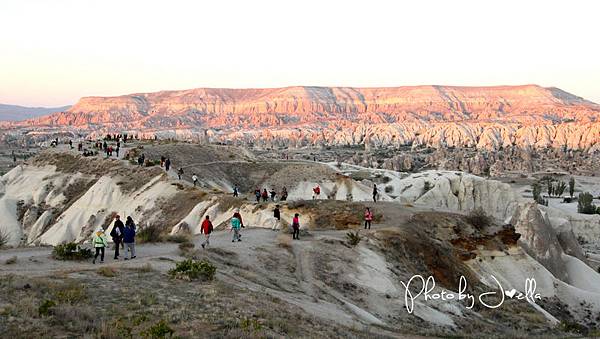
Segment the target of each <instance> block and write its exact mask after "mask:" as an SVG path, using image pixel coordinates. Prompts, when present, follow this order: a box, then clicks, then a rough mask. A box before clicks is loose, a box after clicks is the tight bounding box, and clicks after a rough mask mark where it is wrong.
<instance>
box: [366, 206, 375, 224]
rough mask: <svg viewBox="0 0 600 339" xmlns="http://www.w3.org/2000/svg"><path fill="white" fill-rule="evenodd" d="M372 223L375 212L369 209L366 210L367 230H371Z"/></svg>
mask: <svg viewBox="0 0 600 339" xmlns="http://www.w3.org/2000/svg"><path fill="white" fill-rule="evenodd" d="M371 221H373V212H371V210H370V209H369V208H368V207H367V209H366V210H365V229H367V226H368V227H369V229H371Z"/></svg>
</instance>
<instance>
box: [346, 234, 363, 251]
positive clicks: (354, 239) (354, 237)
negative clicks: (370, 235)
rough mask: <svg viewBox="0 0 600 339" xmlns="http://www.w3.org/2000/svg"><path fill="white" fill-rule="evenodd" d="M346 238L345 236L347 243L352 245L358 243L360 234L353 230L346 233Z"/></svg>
mask: <svg viewBox="0 0 600 339" xmlns="http://www.w3.org/2000/svg"><path fill="white" fill-rule="evenodd" d="M346 238H347V242H348V245H350V246H352V247H354V246H356V245H358V244H359V243H360V240H361V236H360V234H358V231H356V232H354V233H353V232H348V233H346Z"/></svg>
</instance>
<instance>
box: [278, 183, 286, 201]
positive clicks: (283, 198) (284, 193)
mask: <svg viewBox="0 0 600 339" xmlns="http://www.w3.org/2000/svg"><path fill="white" fill-rule="evenodd" d="M287 196H288V192H287V187H285V186H283V190H282V191H281V198H279V200H281V201H286V200H287Z"/></svg>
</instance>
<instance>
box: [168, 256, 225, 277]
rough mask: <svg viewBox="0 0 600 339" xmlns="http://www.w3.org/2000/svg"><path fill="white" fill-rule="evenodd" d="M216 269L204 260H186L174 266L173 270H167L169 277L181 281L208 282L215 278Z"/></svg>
mask: <svg viewBox="0 0 600 339" xmlns="http://www.w3.org/2000/svg"><path fill="white" fill-rule="evenodd" d="M216 272H217V268H216V267H215V266H214V265H213V264H211V263H210V262H208V261H206V260H192V259H187V260H184V261H180V262H178V263H176V264H175V268H173V269H171V270H169V276H171V278H175V279H183V280H190V281H191V280H202V281H210V280H213V279H214V277H215V273H216Z"/></svg>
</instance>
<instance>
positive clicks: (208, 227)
mask: <svg viewBox="0 0 600 339" xmlns="http://www.w3.org/2000/svg"><path fill="white" fill-rule="evenodd" d="M212 231H213V224H212V222H210V217H209V216H208V215H207V216H206V218H205V219H204V221H203V222H202V225H201V226H200V233H203V234H204V242H203V243H202V244H201V245H202V248H204V246H208V245H209V239H210V234H211V233H212Z"/></svg>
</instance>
